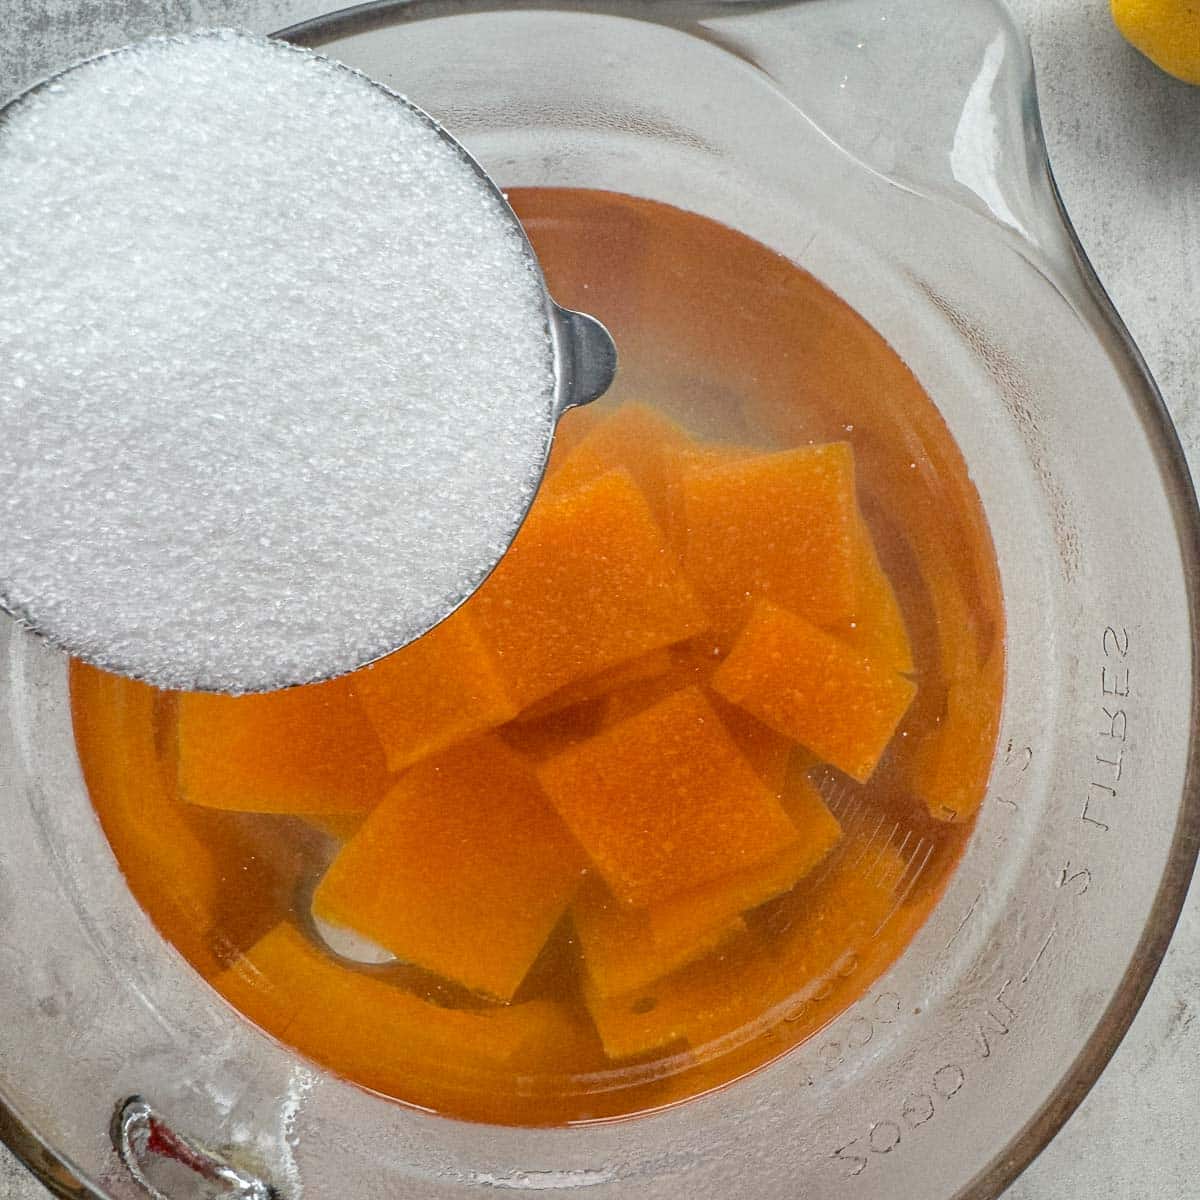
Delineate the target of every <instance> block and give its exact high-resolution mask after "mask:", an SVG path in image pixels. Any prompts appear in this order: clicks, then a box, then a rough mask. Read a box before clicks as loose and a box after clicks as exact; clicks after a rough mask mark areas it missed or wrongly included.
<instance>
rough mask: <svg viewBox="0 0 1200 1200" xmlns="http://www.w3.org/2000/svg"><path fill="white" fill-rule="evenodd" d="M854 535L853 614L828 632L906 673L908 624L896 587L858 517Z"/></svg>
mask: <svg viewBox="0 0 1200 1200" xmlns="http://www.w3.org/2000/svg"><path fill="white" fill-rule="evenodd" d="M857 539H858V547H857V550H856V551H855V567H854V577H855V589H856V591H855V601H854V616H853V618H852V619H851V620H849V621H844V622H841V623H840V624H838V625H832V626H830V627H829V632H830V633H833V634H835V635H836V636H838V637H840V638H842V639H843V640H844V641H846V642H848V643H849V644H850V645H851V646H853V647H854V648H855V649H856V650H859V651H861V653H862V655H863V657H864V658H869V659H870V660H871V661H872V662H874V663H878V664H879V665H880V666H888V667H891V669H892V670H893V671H899V672H900V673H901V674H902V675H904V674H908V673H909V672H911V671H912V670H913V667H914V663H913V652H912V643H911V642H910V641H909V637H908V627H907V626H906V625H905V623H904V614H903V612H902V611H901V609H900V601H899V600H898V599H897V598H896V592H895V589H894V588H893V587H892V584H891V581H890V580H889V579H888V577H887V572H886V571H884V569H883V564H882V563H881V562H880V561H879V553H878V551H877V550H876V548H875V542H874V540H873V539H872V537H871V531H870V529H868V528H867V523H866V521H864V520H863V519H862V518H861V517H859V519H858V534H857Z"/></svg>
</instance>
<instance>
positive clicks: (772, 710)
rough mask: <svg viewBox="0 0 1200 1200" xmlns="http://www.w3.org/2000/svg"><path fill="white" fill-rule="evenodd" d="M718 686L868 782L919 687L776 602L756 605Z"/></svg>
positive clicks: (825, 758) (723, 666) (720, 671)
mask: <svg viewBox="0 0 1200 1200" xmlns="http://www.w3.org/2000/svg"><path fill="white" fill-rule="evenodd" d="M713 688H714V689H715V690H716V691H717V692H719V693H720V694H721V695H722V696H724V697H725V698H726V699H727V700H729V701H731V702H732V703H734V704H738V705H740V706H741V707H742V708H744V709H746V710H747V711H748V712H749V713H751V714H752V715H753V716H756V717H757V718H758V719H759V720H760V721H762V722H763V723H764V724H766V725H769V726H770V727H771V728H772V729H775V730H778V731H779V732H780V733H783V734H785V735H786V736H788V737H790V738H793V739H794V740H795V741H797V742H799V743H800V744H801V745H803V746H805V747H807V748H808V749H809V750H811V751H812V752H813V753H814V754H816V755H817V757H818V758H820V759H821V760H822V761H823V762H827V763H831V764H832V765H833V766H835V767H837V768H838V769H839V770H841V771H845V772H846V774H847V775H850V776H852V777H853V778H855V779H857V780H859V782H861V783H865V782H866V781H867V780H868V779H869V778H870V777H871V774H872V772H873V771H874V770H875V764H876V763H877V762H878V761H879V759H880V756H881V755H882V754H883V752H884V750H885V749H886V748H887V744H888V742H889V741H890V740H891V737H892V734H893V733H894V732H895V729H896V726H897V725H898V724H899V722H900V718H901V717H902V716H903V715H904V713H905V711H906V710H907V708H908V706H909V704H910V703H911V702H912V698H913V696H914V695H915V694H916V687H915V686H914V685H913V684H912V683H911V682H910V681H909V680H907V679H905V678H904V677H903V676H902V675H898V674H897V673H896V672H895V671H894V670H892V669H891V668H889V667H883V668H880V667H878V666H876V665H875V664H873V663H872V662H870V661H869V660H868V659H865V658H863V657H862V656H861V654H860V653H859V652H858V651H857V650H855V649H854V648H853V647H851V646H848V645H847V644H846V643H845V642H842V641H839V639H837V638H835V637H833V636H832V635H831V634H828V633H825V632H824V631H823V630H820V629H818V628H817V627H816V626H815V625H812V624H810V623H809V622H808V621H806V620H805V619H804V618H803V617H798V616H796V615H795V614H793V613H789V612H785V611H784V610H783V609H781V608H777V607H775V605H773V604H767V603H759V604H758V605H757V606H756V607H755V610H754V614H753V616H752V617H751V618H750V621H749V622H748V624H747V625H746V628H745V629H744V630H743V631H742V634H741V636H740V637H739V638H738V640H737V642H736V643H735V644H734V647H733V650H732V651H731V652H730V654H729V657H728V658H727V659H726V660H725V661H724V662H723V663H722V664H721V666H720V667H719V668H718V669H717V672H716V674H715V675H714V676H713Z"/></svg>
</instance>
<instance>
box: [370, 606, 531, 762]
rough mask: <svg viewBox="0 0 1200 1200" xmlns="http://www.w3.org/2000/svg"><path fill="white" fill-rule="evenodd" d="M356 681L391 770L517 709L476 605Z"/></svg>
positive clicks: (490, 725)
mask: <svg viewBox="0 0 1200 1200" xmlns="http://www.w3.org/2000/svg"><path fill="white" fill-rule="evenodd" d="M355 685H356V687H357V690H358V694H359V697H360V698H361V700H362V706H363V709H364V710H365V712H366V714H367V717H368V718H369V719H370V722H371V724H372V726H373V727H374V729H375V732H376V734H377V735H378V736H379V740H380V741H381V742H382V743H383V748H384V751H385V752H386V754H387V765H388V769H389V770H390V771H402V770H403V769H404V768H405V767H408V766H411V765H412V764H413V763H415V762H418V761H419V760H420V759H422V758H426V757H427V756H428V755H430V754H435V753H437V752H438V751H439V750H444V749H446V747H448V746H452V745H454V743H455V742H460V741H463V740H464V739H465V738H468V737H471V736H472V735H474V734H477V733H482V732H484V731H486V730H488V729H492V728H494V727H495V726H497V725H503V724H504V722H505V721H511V720H512V718H513V717H515V716H516V715H517V712H518V709H517V705H516V703H515V701H514V700H513V699H512V697H511V696H510V695H509V692H508V688H507V685H506V684H505V681H504V678H503V677H502V676H501V674H500V670H499V667H498V666H497V663H496V660H495V658H494V657H493V655H492V652H491V650H490V649H489V648H488V646H487V644H486V642H485V641H484V639H483V637H482V636H481V634H480V631H479V628H478V625H477V623H476V621H475V619H474V618H473V617H472V615H471V610H470V606H469V605H468V606H467V607H465V608H463V609H462V610H460V611H459V612H457V613H455V614H454V615H453V616H452V617H450V618H449V620H447V621H443V622H442V624H441V625H438V626H437V627H436V628H435V629H432V630H431V631H430V632H429V633H427V634H426V635H425V636H424V637H423V638H419V639H418V640H417V641H415V642H413V643H412V644H411V645H409V646H406V647H405V648H404V649H403V650H400V651H398V652H397V653H395V654H392V655H390V656H389V657H388V658H385V659H383V660H382V661H381V662H378V663H375V664H374V666H370V667H367V668H366V669H365V670H362V671H360V672H358V674H357V675H356V676H355Z"/></svg>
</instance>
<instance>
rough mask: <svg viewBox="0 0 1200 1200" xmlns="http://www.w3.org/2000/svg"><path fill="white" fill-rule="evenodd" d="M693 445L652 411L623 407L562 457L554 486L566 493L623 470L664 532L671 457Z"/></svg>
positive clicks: (640, 406) (637, 406) (636, 406)
mask: <svg viewBox="0 0 1200 1200" xmlns="http://www.w3.org/2000/svg"><path fill="white" fill-rule="evenodd" d="M692 445H694V443H693V442H692V440H691V439H690V438H689V437H688V435H687V434H686V433H684V431H683V430H682V429H681V428H680V427H679V426H678V425H676V424H675V422H674V421H672V420H670V419H669V418H668V417H665V416H663V414H662V413H660V412H658V411H657V410H656V409H653V408H651V407H650V406H649V405H646V404H622V405H621V406H620V407H619V408H617V409H615V410H613V411H612V412H610V413H608V414H606V415H605V416H603V417H602V418H601V419H600V420H599V421H597V422H596V423H595V424H594V425H593V426H592V428H591V429H590V430H589V431H588V432H587V433H586V434H585V435H584V436H583V438H582V439H581V440H580V441H578V442H577V443H576V444H575V447H574V449H573V450H571V451H570V453H568V454H567V455H566V456H565V457H564V458H563V460H562V465H561V467H559V469H558V470H557V471H556V472H555V474H554V476H553V487H554V489H555V491H566V490H569V489H571V488H576V487H579V486H580V485H582V484H585V483H588V482H590V481H591V480H593V479H596V478H598V477H599V476H601V475H604V474H607V472H609V471H611V470H614V469H615V468H618V467H623V468H624V469H625V470H626V471H628V472H629V474H630V475H631V476H632V477H633V480H634V482H635V483H636V484H637V485H638V488H639V489H640V490H641V492H642V495H643V496H645V498H646V501H647V503H648V504H649V505H650V509H651V511H652V512H653V513H654V516H655V519H656V520H657V521H658V522H659V523H660V524H661V525H662V526H663V527H664V528H665V527H666V524H667V520H668V510H667V505H668V495H667V491H668V484H669V482H670V480H671V478H672V477H673V474H674V470H675V454H676V452H677V451H681V450H684V449H686V448H688V447H690V446H692Z"/></svg>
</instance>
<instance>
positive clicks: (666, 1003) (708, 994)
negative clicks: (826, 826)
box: [585, 852, 899, 1059]
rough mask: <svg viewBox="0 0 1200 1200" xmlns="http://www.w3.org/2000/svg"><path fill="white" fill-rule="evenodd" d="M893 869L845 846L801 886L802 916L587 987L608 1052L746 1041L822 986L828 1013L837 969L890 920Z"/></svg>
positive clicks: (622, 1054) (621, 1054)
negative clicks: (619, 991)
mask: <svg viewBox="0 0 1200 1200" xmlns="http://www.w3.org/2000/svg"><path fill="white" fill-rule="evenodd" d="M888 853H889V854H890V855H891V857H892V858H895V855H894V853H892V852H888ZM897 878H899V874H898V873H889V872H885V871H881V870H879V869H871V870H868V869H864V868H863V866H862V864H861V862H859V861H858V860H857V858H856V857H855V856H853V855H850V854H846V855H843V856H842V857H840V859H839V861H838V862H837V863H836V864H835V865H834V866H833V868H832V870H830V871H829V872H828V874H826V875H825V876H824V877H823V878H821V879H820V880H819V881H817V882H815V883H814V885H813V886H812V887H811V888H804V889H802V891H803V896H802V897H801V896H799V895H798V896H797V898H796V902H795V910H796V918H795V920H794V921H793V922H792V923H791V925H790V926H789V928H788V929H787V931H786V932H785V933H784V934H782V935H772V934H769V933H758V932H756V931H753V930H751V931H749V932H747V933H746V934H744V935H743V936H741V937H733V938H731V939H729V940H727V941H725V942H723V943H722V944H721V945H720V946H719V947H718V948H717V950H716V952H713V953H709V954H708V955H706V956H705V957H703V958H700V959H697V960H695V961H694V962H692V963H691V964H689V965H688V966H685V967H684V968H683V969H682V970H679V971H676V972H675V973H674V974H672V975H668V976H666V977H665V978H663V979H660V980H658V981H657V982H655V983H651V984H648V985H646V986H644V987H640V988H634V989H632V990H631V991H628V992H626V993H624V994H623V995H619V996H605V995H602V994H601V993H600V992H599V991H598V990H597V989H595V988H594V987H588V988H586V989H585V999H586V1002H587V1006H588V1010H589V1012H590V1013H591V1015H592V1019H593V1020H594V1021H595V1023H596V1028H597V1031H598V1032H599V1034H600V1037H601V1040H602V1041H603V1043H604V1047H605V1050H606V1052H607V1053H608V1054H609V1055H610V1056H611V1057H612V1058H615V1059H624V1058H631V1057H635V1056H639V1055H643V1054H647V1053H649V1052H651V1051H654V1050H661V1049H662V1048H663V1047H665V1046H669V1045H672V1044H674V1043H686V1044H687V1045H689V1046H690V1047H691V1048H692V1050H693V1052H695V1053H697V1054H698V1055H699V1056H700V1057H704V1051H705V1047H706V1046H708V1045H709V1044H711V1043H717V1042H718V1041H719V1042H720V1048H721V1049H722V1050H725V1049H729V1048H731V1046H732V1045H733V1044H736V1043H737V1042H740V1041H747V1040H749V1039H750V1038H751V1037H753V1036H754V1035H755V1034H756V1033H757V1032H759V1031H761V1030H763V1029H766V1028H768V1027H769V1026H770V1025H772V1024H774V1023H775V1022H777V1021H779V1020H780V1019H781V1018H782V1016H783V1014H784V1013H785V1012H787V1011H790V1010H792V1009H793V1008H794V1007H795V1001H796V998H797V997H801V998H805V997H812V996H813V995H814V994H816V995H821V994H822V993H823V992H824V993H825V995H826V999H827V1001H829V1002H830V1007H829V1008H828V1009H826V1010H825V1011H826V1012H828V1013H829V1014H830V1015H831V1014H832V1012H834V1011H836V1005H834V1004H833V1003H832V994H833V991H834V988H835V987H836V983H837V982H838V981H839V977H838V976H837V969H838V967H839V965H840V964H842V963H843V962H845V961H847V960H849V959H850V957H851V956H852V955H854V954H855V953H857V952H860V951H861V950H862V948H863V947H864V946H866V945H867V944H868V943H869V942H870V940H871V939H872V938H873V937H874V935H875V932H876V930H877V929H878V928H879V926H880V925H881V924H882V923H883V922H884V921H885V920H886V919H887V916H888V914H889V913H890V912H891V910H892V908H893V906H894V904H895V902H896V897H895V893H894V885H895V882H896V879H897ZM822 984H824V985H825V988H822Z"/></svg>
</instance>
